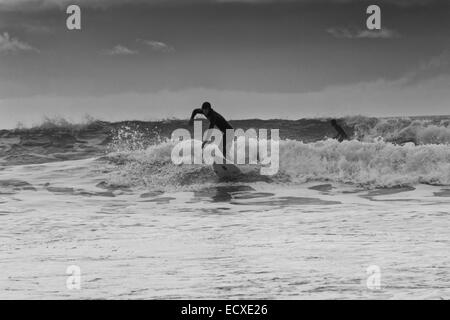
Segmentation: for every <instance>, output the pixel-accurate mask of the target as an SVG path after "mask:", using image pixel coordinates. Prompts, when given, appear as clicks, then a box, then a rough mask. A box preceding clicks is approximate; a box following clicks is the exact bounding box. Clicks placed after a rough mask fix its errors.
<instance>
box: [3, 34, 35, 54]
mask: <svg viewBox="0 0 450 320" xmlns="http://www.w3.org/2000/svg"><path fill="white" fill-rule="evenodd" d="M20 51H34V52H39V50H37V49H36V48H34V47H32V46H31V45H29V44H28V43H25V42H22V41H20V40H19V39H17V38H12V37H11V36H10V35H9V33H8V32H4V33H3V34H0V54H1V53H6V54H8V53H16V52H20Z"/></svg>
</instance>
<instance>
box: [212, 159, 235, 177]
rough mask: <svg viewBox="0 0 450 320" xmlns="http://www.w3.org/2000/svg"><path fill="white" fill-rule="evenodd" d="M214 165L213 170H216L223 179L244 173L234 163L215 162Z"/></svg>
mask: <svg viewBox="0 0 450 320" xmlns="http://www.w3.org/2000/svg"><path fill="white" fill-rule="evenodd" d="M212 166H213V170H214V172H215V174H216V175H217V176H218V177H219V178H221V179H223V178H234V177H236V176H239V175H240V174H242V172H241V170H239V168H238V167H236V166H235V165H234V164H226V163H224V164H218V163H214V164H213V165H212Z"/></svg>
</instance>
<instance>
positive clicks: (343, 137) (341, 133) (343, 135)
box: [331, 119, 348, 142]
mask: <svg viewBox="0 0 450 320" xmlns="http://www.w3.org/2000/svg"><path fill="white" fill-rule="evenodd" d="M331 125H332V126H333V128H334V129H335V130H336V131H337V133H338V134H337V135H336V136H335V137H334V138H333V139H337V140H338V141H339V142H342V141H344V140H348V135H347V134H346V133H345V131H344V129H342V127H341V126H340V125H339V124H338V123H337V121H336V119H333V120H331Z"/></svg>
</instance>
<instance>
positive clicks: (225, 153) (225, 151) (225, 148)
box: [222, 132, 227, 159]
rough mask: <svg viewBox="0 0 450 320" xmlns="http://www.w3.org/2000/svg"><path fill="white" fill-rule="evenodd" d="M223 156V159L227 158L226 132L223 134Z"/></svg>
mask: <svg viewBox="0 0 450 320" xmlns="http://www.w3.org/2000/svg"><path fill="white" fill-rule="evenodd" d="M222 154H223V157H224V158H225V159H226V158H227V134H226V132H224V133H223V134H222Z"/></svg>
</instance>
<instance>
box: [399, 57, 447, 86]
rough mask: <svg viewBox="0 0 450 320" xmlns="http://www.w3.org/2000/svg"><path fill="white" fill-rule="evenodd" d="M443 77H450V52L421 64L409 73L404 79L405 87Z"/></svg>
mask: <svg viewBox="0 0 450 320" xmlns="http://www.w3.org/2000/svg"><path fill="white" fill-rule="evenodd" d="M442 75H450V50H449V49H447V50H444V51H443V52H442V53H441V54H439V55H436V56H433V57H431V58H430V59H428V60H427V61H424V62H422V63H421V64H419V66H418V67H417V68H415V69H414V70H412V71H410V72H408V73H407V74H406V75H405V76H404V77H403V79H404V84H405V85H413V84H416V83H419V82H422V81H426V80H428V79H433V78H436V77H439V76H442Z"/></svg>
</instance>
